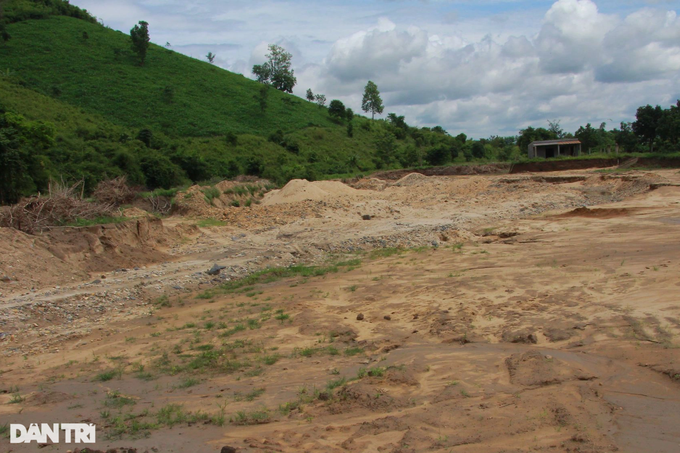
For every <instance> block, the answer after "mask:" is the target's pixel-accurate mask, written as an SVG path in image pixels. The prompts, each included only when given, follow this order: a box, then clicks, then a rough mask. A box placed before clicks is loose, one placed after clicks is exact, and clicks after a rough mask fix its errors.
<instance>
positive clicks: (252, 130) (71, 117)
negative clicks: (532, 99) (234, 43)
mask: <svg viewBox="0 0 680 453" xmlns="http://www.w3.org/2000/svg"><path fill="white" fill-rule="evenodd" d="M0 5H4V16H3V15H0V18H2V19H1V20H0V32H2V33H3V34H2V36H6V37H7V38H9V39H7V40H0V167H3V168H2V170H0V179H1V181H0V203H7V202H12V201H15V200H16V199H17V197H19V196H21V195H27V194H30V193H33V192H35V191H36V190H43V189H44V188H45V186H46V185H47V182H48V180H49V179H50V178H63V179H65V180H66V181H79V180H84V181H85V187H86V190H87V191H89V190H92V189H93V188H94V185H95V184H96V183H97V182H98V181H100V180H102V179H104V178H110V177H115V176H118V175H120V174H126V175H127V176H128V177H129V179H130V180H131V181H132V182H133V183H136V184H139V185H144V186H147V187H149V188H155V187H169V186H175V185H181V184H186V183H189V182H190V181H201V180H208V179H211V178H224V177H233V176H235V175H237V174H242V173H246V174H254V175H259V176H263V177H266V178H269V179H272V180H274V181H276V182H278V183H283V182H285V181H287V180H289V179H291V178H308V179H315V178H319V177H327V176H329V175H345V174H355V173H357V172H361V171H372V170H374V169H376V168H389V167H396V166H401V165H417V164H422V163H423V162H424V161H423V159H425V160H426V162H428V163H430V164H442V163H446V162H448V161H451V160H452V159H454V158H456V157H458V159H459V160H461V159H462V160H465V157H463V155H464V154H465V156H466V157H467V158H469V156H470V152H469V151H470V149H471V147H470V144H469V143H468V144H465V145H464V139H463V140H462V141H460V140H456V139H454V138H452V137H450V136H448V135H447V134H446V133H445V132H444V131H443V130H441V129H437V128H435V129H433V130H432V131H430V130H429V129H427V128H422V129H418V128H412V127H409V126H408V125H407V124H406V123H405V122H404V121H403V118H398V117H393V118H392V120H391V121H370V120H368V119H367V118H364V117H361V116H355V118H354V120H353V121H352V127H353V129H352V133H351V134H350V133H349V131H348V123H347V120H337V119H332V118H331V117H330V116H329V111H328V109H327V108H324V107H319V106H317V105H316V104H313V103H310V102H308V101H306V100H303V99H300V98H298V97H295V96H292V95H289V94H286V93H283V92H280V91H277V90H275V89H273V88H269V89H267V90H266V102H265V106H264V108H263V107H262V103H261V96H262V93H263V91H262V90H263V85H261V84H259V83H257V82H254V81H252V80H249V79H248V78H246V77H244V76H242V75H237V74H233V73H230V72H228V71H226V70H223V69H220V68H218V67H216V66H214V65H211V64H209V63H208V62H203V61H199V60H196V59H193V58H189V57H186V56H184V55H181V54H179V53H177V52H174V51H172V50H170V49H166V48H163V47H159V46H156V45H151V46H150V48H149V51H148V54H147V58H146V62H145V64H144V65H143V66H140V65H139V63H138V60H137V58H136V56H135V55H134V54H133V51H132V50H131V46H130V37H129V36H128V35H126V34H124V33H120V32H117V31H113V30H111V29H109V28H107V27H104V26H102V25H100V24H98V23H96V21H95V20H94V18H92V17H91V16H89V15H88V14H87V13H86V12H85V11H83V10H80V9H78V8H77V7H74V6H71V5H69V4H68V3H67V2H65V1H63V0H7V1H5V2H4V3H1V2H0ZM150 28H151V33H152V34H153V24H151V26H150ZM3 137H4V138H3ZM19 175H21V176H19Z"/></svg>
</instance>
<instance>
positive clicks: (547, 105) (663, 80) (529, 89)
mask: <svg viewBox="0 0 680 453" xmlns="http://www.w3.org/2000/svg"><path fill="white" fill-rule="evenodd" d="M71 4H74V5H77V6H80V7H82V8H85V9H87V10H88V11H89V12H90V13H92V14H93V15H95V16H96V17H97V18H98V19H99V20H100V21H101V22H102V23H104V24H105V25H107V26H109V27H111V28H113V29H115V30H120V31H123V32H125V33H129V31H130V29H131V28H132V27H133V25H134V24H135V23H137V22H138V21H139V20H145V21H147V22H148V23H149V30H150V35H151V41H152V42H154V43H156V44H159V45H166V44H168V43H169V45H170V49H173V50H175V51H177V52H181V53H183V54H186V55H189V56H192V57H194V58H198V59H202V60H205V55H206V54H207V53H208V52H212V53H213V54H216V59H215V64H216V65H218V66H220V67H222V68H224V69H227V70H229V71H232V72H237V73H240V74H243V75H245V76H247V77H251V78H253V75H252V71H251V70H252V67H253V65H254V64H260V63H262V62H264V61H265V59H266V54H267V51H268V45H269V44H278V45H280V46H282V47H284V48H285V49H286V50H287V51H288V52H290V53H291V54H292V56H293V57H292V63H293V69H294V71H295V76H296V77H297V85H296V86H295V89H294V94H296V95H298V96H301V97H304V96H305V93H306V91H307V89H308V88H311V89H312V91H313V92H314V93H315V94H316V93H318V94H324V95H325V96H326V98H327V99H328V100H329V101H330V100H332V99H339V100H341V101H342V102H343V103H344V104H345V105H346V106H347V107H351V108H352V109H353V110H354V111H355V112H361V98H362V95H363V89H364V87H365V85H366V83H367V82H368V80H371V81H373V82H375V83H376V84H377V85H378V89H379V90H380V93H381V96H382V98H383V102H384V105H385V111H384V114H383V117H385V116H386V115H387V113H396V114H397V115H404V116H405V117H406V122H407V123H408V124H410V125H413V126H420V127H422V126H430V127H432V126H436V125H439V126H442V127H443V128H444V129H446V130H447V131H448V132H449V133H450V134H452V135H457V134H459V133H461V132H463V133H465V134H467V135H468V136H469V137H474V138H485V137H490V136H492V135H500V136H507V135H517V134H518V133H519V130H520V129H523V128H525V127H527V126H533V127H547V126H548V121H556V120H557V121H559V122H560V125H561V126H562V128H563V129H564V130H565V131H566V132H574V131H576V129H578V127H579V126H581V125H585V124H586V123H591V124H593V125H594V126H596V127H599V125H600V124H601V123H602V122H605V123H607V128H608V129H611V128H614V127H618V125H619V123H620V122H621V121H634V119H635V111H636V110H637V108H638V107H639V106H642V105H646V104H652V105H661V106H664V107H666V108H668V107H669V106H670V105H671V104H675V103H676V101H677V100H678V99H680V17H678V11H680V0H638V1H633V0H557V1H554V0H548V1H540V0H539V1H527V0H476V1H475V0H105V1H104V0H71Z"/></svg>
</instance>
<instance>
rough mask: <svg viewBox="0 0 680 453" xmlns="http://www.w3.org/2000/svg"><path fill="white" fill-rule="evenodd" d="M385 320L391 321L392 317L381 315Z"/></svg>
mask: <svg viewBox="0 0 680 453" xmlns="http://www.w3.org/2000/svg"><path fill="white" fill-rule="evenodd" d="M383 318H385V319H386V320H387V321H392V317H391V316H390V315H385V316H383Z"/></svg>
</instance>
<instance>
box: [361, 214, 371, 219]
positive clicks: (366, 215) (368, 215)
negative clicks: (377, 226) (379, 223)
mask: <svg viewBox="0 0 680 453" xmlns="http://www.w3.org/2000/svg"><path fill="white" fill-rule="evenodd" d="M361 218H362V220H371V216H370V214H364V215H362V216H361Z"/></svg>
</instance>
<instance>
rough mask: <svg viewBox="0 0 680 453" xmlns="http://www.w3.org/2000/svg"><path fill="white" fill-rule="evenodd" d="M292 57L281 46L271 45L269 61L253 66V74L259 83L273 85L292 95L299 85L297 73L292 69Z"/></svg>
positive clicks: (268, 55)
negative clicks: (296, 85)
mask: <svg viewBox="0 0 680 453" xmlns="http://www.w3.org/2000/svg"><path fill="white" fill-rule="evenodd" d="M291 59H292V55H291V54H290V53H289V52H286V49H284V48H283V47H281V46H277V45H276V44H270V45H269V53H268V54H267V61H266V62H265V63H263V64H256V65H255V66H253V74H255V76H257V81H258V82H260V83H264V84H265V85H271V86H273V87H274V88H276V89H277V90H280V91H284V92H286V93H292V92H293V87H294V86H295V84H296V83H297V79H296V78H295V71H293V70H292V69H291V68H290V67H291Z"/></svg>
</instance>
